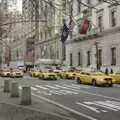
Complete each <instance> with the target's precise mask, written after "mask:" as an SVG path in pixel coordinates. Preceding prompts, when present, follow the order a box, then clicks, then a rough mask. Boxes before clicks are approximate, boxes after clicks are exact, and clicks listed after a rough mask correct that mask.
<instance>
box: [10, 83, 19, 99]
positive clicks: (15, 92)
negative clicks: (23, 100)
mask: <svg viewBox="0 0 120 120" xmlns="http://www.w3.org/2000/svg"><path fill="white" fill-rule="evenodd" d="M10 97H19V84H18V83H17V82H12V86H11V95H10Z"/></svg>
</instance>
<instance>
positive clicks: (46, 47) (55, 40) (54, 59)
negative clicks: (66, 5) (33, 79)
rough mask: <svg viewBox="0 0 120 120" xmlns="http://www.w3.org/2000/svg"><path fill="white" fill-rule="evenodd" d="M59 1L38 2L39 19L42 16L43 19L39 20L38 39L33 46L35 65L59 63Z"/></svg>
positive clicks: (60, 19)
mask: <svg viewBox="0 0 120 120" xmlns="http://www.w3.org/2000/svg"><path fill="white" fill-rule="evenodd" d="M61 3H62V2H61V0H54V1H53V0H51V1H48V3H47V2H45V1H42V0H41V1H40V3H39V8H40V9H39V19H41V18H42V19H43V21H42V22H39V40H38V41H37V42H36V46H35V53H36V56H35V65H36V66H37V67H42V66H46V65H47V66H48V65H50V66H51V65H58V64H61V45H62V44H61V42H60V33H61V27H62V6H60V5H59V4H61ZM56 4H57V5H56ZM58 5H59V6H58ZM58 9H60V10H61V11H60V10H58Z"/></svg>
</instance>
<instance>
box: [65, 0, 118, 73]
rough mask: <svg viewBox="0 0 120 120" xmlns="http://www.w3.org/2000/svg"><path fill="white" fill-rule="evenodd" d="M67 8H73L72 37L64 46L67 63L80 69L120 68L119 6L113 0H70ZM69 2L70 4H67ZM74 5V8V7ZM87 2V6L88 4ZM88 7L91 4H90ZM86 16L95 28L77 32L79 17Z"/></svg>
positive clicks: (83, 17)
mask: <svg viewBox="0 0 120 120" xmlns="http://www.w3.org/2000/svg"><path fill="white" fill-rule="evenodd" d="M72 2H73V3H72V4H68V8H71V7H72V9H73V11H72V13H73V19H74V21H75V22H76V26H75V28H74V30H73V37H72V38H71V39H70V38H69V39H68V40H67V41H66V43H65V46H66V66H76V67H78V68H80V69H85V70H86V69H88V70H91V69H95V68H98V69H101V70H103V71H104V70H105V68H106V67H107V68H109V69H113V71H119V70H120V54H119V53H120V40H119V38H120V14H119V13H120V6H119V5H118V4H120V3H116V2H115V1H112V2H109V1H108V2H104V1H103V0H81V2H82V3H84V4H85V5H86V6H85V5H83V4H81V3H80V0H73V1H72ZM70 5H72V6H70ZM76 6H77V8H76ZM87 6H88V7H87ZM90 7H91V8H90ZM85 19H88V20H89V21H90V23H91V24H92V26H93V29H94V30H95V32H94V33H90V32H88V33H87V34H86V35H82V34H80V28H81V21H83V20H85Z"/></svg>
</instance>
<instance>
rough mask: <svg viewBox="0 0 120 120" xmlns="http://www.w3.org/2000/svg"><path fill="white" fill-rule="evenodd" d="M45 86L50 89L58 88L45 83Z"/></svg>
mask: <svg viewBox="0 0 120 120" xmlns="http://www.w3.org/2000/svg"><path fill="white" fill-rule="evenodd" d="M45 86H46V87H48V88H52V89H55V90H58V89H59V88H57V87H53V86H50V85H45Z"/></svg>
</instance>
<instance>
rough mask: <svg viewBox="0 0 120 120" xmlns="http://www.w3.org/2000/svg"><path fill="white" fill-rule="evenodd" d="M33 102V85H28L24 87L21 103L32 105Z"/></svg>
mask: <svg viewBox="0 0 120 120" xmlns="http://www.w3.org/2000/svg"><path fill="white" fill-rule="evenodd" d="M31 102H32V100H31V87H28V86H24V87H22V93H21V104H22V105H30V104H31Z"/></svg>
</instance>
